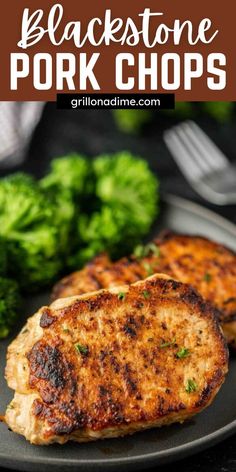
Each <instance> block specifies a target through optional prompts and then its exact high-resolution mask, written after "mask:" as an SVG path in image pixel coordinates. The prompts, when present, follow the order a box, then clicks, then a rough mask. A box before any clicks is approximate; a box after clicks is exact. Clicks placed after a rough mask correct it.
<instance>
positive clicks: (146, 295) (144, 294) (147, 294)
mask: <svg viewBox="0 0 236 472" xmlns="http://www.w3.org/2000/svg"><path fill="white" fill-rule="evenodd" d="M143 296H144V298H146V300H147V299H148V298H149V297H150V292H148V291H147V290H144V291H143Z"/></svg>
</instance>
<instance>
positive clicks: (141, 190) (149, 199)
mask: <svg viewBox="0 0 236 472" xmlns="http://www.w3.org/2000/svg"><path fill="white" fill-rule="evenodd" d="M94 170H95V175H96V178H97V184H96V195H97V197H98V198H99V199H100V200H101V202H102V203H103V204H106V205H109V206H110V207H111V208H112V209H113V210H114V211H117V210H121V209H122V210H123V217H125V223H126V226H127V227H128V228H132V232H133V234H135V232H136V231H137V232H138V237H141V236H143V235H144V234H146V233H147V231H149V229H150V226H151V224H152V222H153V220H154V218H155V216H156V215H157V203H158V181H157V178H156V177H155V175H154V174H153V173H152V172H151V170H150V169H149V167H148V164H147V162H146V161H145V160H144V159H141V158H137V157H134V156H133V155H132V154H130V153H129V152H120V153H117V154H114V155H113V156H109V155H102V156H99V157H98V158H97V159H96V160H95V161H94ZM129 222H130V223H129Z"/></svg>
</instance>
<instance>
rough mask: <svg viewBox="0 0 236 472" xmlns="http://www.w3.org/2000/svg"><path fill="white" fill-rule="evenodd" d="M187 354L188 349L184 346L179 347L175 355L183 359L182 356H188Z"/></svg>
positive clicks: (188, 352) (188, 353)
mask: <svg viewBox="0 0 236 472" xmlns="http://www.w3.org/2000/svg"><path fill="white" fill-rule="evenodd" d="M189 355H190V351H189V349H187V348H186V347H181V349H180V350H179V351H178V352H177V353H176V357H178V359H183V358H184V357H188V356H189Z"/></svg>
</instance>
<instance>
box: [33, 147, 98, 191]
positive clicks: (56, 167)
mask: <svg viewBox="0 0 236 472" xmlns="http://www.w3.org/2000/svg"><path fill="white" fill-rule="evenodd" d="M90 172H91V166H90V164H89V162H88V160H86V159H85V157H83V156H81V155H79V154H70V155H68V156H64V157H58V158H56V159H53V160H52V162H51V170H50V172H49V174H47V175H46V176H45V177H44V178H43V179H41V181H40V186H41V188H43V189H44V190H45V191H47V192H51V193H52V194H54V195H55V194H56V193H57V194H58V193H59V192H66V194H67V195H68V196H69V195H70V196H71V198H73V199H77V198H78V197H80V196H81V195H84V194H87V191H88V190H89V186H90V183H91V181H90V178H89V177H90Z"/></svg>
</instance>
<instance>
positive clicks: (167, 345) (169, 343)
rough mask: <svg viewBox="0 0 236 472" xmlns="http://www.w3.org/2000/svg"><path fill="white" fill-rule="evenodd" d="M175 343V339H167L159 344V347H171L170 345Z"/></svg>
mask: <svg viewBox="0 0 236 472" xmlns="http://www.w3.org/2000/svg"><path fill="white" fill-rule="evenodd" d="M175 343H176V340H175V339H173V341H167V342H164V343H162V344H160V348H161V349H162V348H163V347H171V346H174V344H175Z"/></svg>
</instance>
